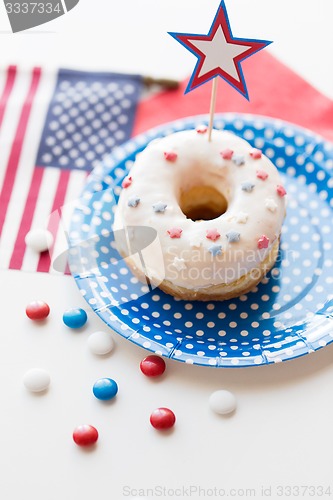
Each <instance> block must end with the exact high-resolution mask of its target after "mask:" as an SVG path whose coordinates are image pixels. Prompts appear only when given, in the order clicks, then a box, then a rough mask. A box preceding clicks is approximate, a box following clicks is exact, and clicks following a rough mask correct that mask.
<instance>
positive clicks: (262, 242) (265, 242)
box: [258, 234, 269, 250]
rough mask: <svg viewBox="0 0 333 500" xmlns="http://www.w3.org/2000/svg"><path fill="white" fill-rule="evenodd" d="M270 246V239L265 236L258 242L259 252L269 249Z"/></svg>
mask: <svg viewBox="0 0 333 500" xmlns="http://www.w3.org/2000/svg"><path fill="white" fill-rule="evenodd" d="M268 245H269V238H267V236H265V235H264V234H263V235H262V236H261V237H260V238H259V240H258V248H259V250H261V249H262V248H268Z"/></svg>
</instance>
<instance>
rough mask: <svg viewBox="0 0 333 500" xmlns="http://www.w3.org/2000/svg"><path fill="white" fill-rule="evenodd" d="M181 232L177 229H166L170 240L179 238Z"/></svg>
mask: <svg viewBox="0 0 333 500" xmlns="http://www.w3.org/2000/svg"><path fill="white" fill-rule="evenodd" d="M182 232H183V230H182V229H180V228H179V227H172V228H171V229H168V231H167V233H168V235H169V236H170V238H180V237H181V235H182Z"/></svg>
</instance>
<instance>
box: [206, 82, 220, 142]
mask: <svg viewBox="0 0 333 500" xmlns="http://www.w3.org/2000/svg"><path fill="white" fill-rule="evenodd" d="M217 84H218V79H217V78H214V80H213V85H212V95H211V98H210V109H209V126H208V141H209V142H211V140H212V130H213V125H214V113H215V107H216V97H217Z"/></svg>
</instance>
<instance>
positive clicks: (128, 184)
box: [121, 177, 133, 189]
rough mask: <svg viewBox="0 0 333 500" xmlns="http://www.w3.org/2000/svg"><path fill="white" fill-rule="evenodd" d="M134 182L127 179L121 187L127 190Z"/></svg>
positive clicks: (130, 178)
mask: <svg viewBox="0 0 333 500" xmlns="http://www.w3.org/2000/svg"><path fill="white" fill-rule="evenodd" d="M132 182H133V179H132V177H125V179H124V180H123V182H122V184H121V187H123V188H125V189H126V188H128V187H130V185H131V184H132Z"/></svg>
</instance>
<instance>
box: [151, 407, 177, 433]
mask: <svg viewBox="0 0 333 500" xmlns="http://www.w3.org/2000/svg"><path fill="white" fill-rule="evenodd" d="M175 422H176V417H175V414H174V413H173V411H171V410H169V408H157V409H156V410H154V411H153V413H152V414H151V415H150V423H151V425H152V426H153V427H154V428H155V429H158V430H166V429H170V428H171V427H173V425H174V424H175Z"/></svg>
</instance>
